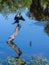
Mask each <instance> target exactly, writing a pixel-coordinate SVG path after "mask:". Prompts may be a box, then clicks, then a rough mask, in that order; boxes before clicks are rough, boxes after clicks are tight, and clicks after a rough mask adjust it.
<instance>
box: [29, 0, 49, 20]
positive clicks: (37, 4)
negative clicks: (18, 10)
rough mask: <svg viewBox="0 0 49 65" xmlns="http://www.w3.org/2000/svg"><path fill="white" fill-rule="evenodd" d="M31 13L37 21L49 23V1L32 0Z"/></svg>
mask: <svg viewBox="0 0 49 65" xmlns="http://www.w3.org/2000/svg"><path fill="white" fill-rule="evenodd" d="M30 12H31V13H32V17H35V19H36V20H39V21H49V0H36V1H35V0H32V4H31V6H30Z"/></svg>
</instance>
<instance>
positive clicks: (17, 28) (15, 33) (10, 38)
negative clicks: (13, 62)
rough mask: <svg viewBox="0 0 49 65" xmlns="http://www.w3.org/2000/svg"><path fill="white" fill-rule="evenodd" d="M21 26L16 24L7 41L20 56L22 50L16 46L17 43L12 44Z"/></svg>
mask: <svg viewBox="0 0 49 65" xmlns="http://www.w3.org/2000/svg"><path fill="white" fill-rule="evenodd" d="M20 28H21V26H20V25H19V26H17V27H16V29H15V31H14V32H13V34H12V35H11V36H10V37H9V39H8V41H7V43H8V44H9V45H10V46H11V47H12V48H13V49H14V50H15V51H16V52H17V54H18V55H19V56H20V55H21V54H22V52H21V51H20V49H19V48H18V47H17V45H15V44H14V42H13V40H14V39H15V37H16V36H17V34H18V32H19V30H20Z"/></svg>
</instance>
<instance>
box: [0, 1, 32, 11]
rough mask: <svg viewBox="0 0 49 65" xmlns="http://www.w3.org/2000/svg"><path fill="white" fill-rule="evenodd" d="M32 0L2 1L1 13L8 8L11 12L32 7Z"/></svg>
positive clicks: (0, 5)
mask: <svg viewBox="0 0 49 65" xmlns="http://www.w3.org/2000/svg"><path fill="white" fill-rule="evenodd" d="M31 1H32V0H29V1H28V0H0V11H2V10H3V9H4V8H5V7H7V6H8V8H9V11H11V12H13V11H16V10H17V9H18V8H22V7H30V4H31Z"/></svg>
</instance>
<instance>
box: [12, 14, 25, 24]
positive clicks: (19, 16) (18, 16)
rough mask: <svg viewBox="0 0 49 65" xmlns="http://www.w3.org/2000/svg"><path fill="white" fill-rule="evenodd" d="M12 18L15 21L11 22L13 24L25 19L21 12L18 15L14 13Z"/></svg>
mask: <svg viewBox="0 0 49 65" xmlns="http://www.w3.org/2000/svg"><path fill="white" fill-rule="evenodd" d="M14 20H15V22H14V23H13V24H15V23H18V24H19V22H20V20H23V21H25V19H24V18H23V17H22V15H21V13H19V14H18V15H16V16H15V18H14Z"/></svg>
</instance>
